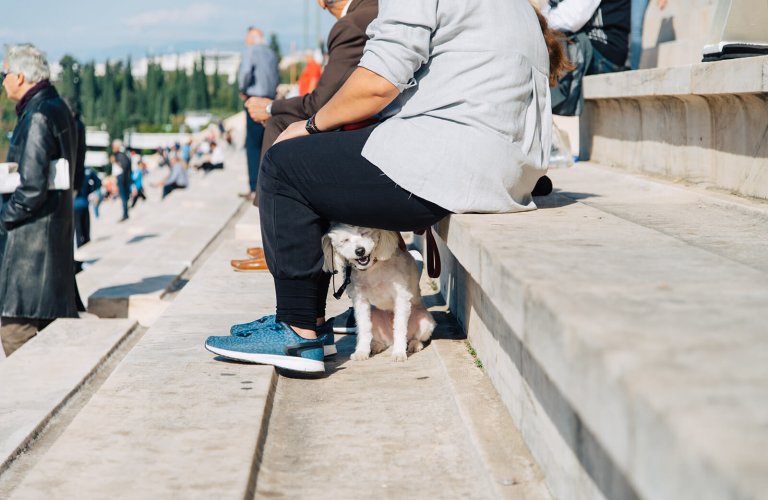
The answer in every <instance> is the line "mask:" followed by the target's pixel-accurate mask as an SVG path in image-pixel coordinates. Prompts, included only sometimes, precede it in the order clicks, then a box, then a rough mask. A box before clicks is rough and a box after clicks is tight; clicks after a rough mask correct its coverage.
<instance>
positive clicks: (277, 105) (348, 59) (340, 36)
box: [232, 0, 379, 272]
mask: <svg viewBox="0 0 768 500" xmlns="http://www.w3.org/2000/svg"><path fill="white" fill-rule="evenodd" d="M317 3H318V5H319V6H320V8H322V9H324V10H327V11H328V12H329V13H330V14H331V15H332V16H333V17H335V18H336V19H337V21H336V24H334V25H333V28H331V32H330V33H329V34H328V64H327V65H326V67H325V70H324V71H323V73H322V76H321V77H320V81H319V82H318V85H317V87H316V88H315V89H314V90H313V91H312V92H310V93H308V94H306V95H303V96H298V97H293V98H291V99H280V100H277V101H273V100H272V99H267V98H258V97H252V98H249V99H248V100H247V101H246V103H245V107H246V109H247V110H248V114H249V117H250V119H251V120H254V121H256V122H264V123H265V127H266V131H265V133H264V142H263V143H262V145H261V156H262V157H263V156H264V153H266V152H267V150H268V149H269V148H270V147H272V143H274V142H275V139H277V137H278V136H279V135H280V133H281V132H282V131H283V130H285V129H286V127H288V125H290V124H291V123H293V122H297V121H301V120H306V119H307V118H309V117H310V116H312V115H314V114H315V113H317V111H318V110H319V109H320V108H322V107H323V106H324V105H325V103H327V102H328V101H330V100H331V97H333V95H334V94H335V93H336V92H337V91H338V90H339V89H340V88H341V86H342V85H344V82H346V81H347V78H349V75H351V74H352V72H353V71H354V70H355V68H357V64H358V63H359V62H360V58H361V57H362V56H363V49H364V48H365V43H366V42H367V41H368V36H367V35H366V34H365V32H366V30H367V29H368V25H369V24H371V22H372V21H373V20H374V19H376V16H377V15H378V14H379V2H378V0H317ZM248 254H249V255H250V256H251V257H252V258H250V259H245V260H233V261H232V267H233V268H234V269H235V270H236V271H241V272H243V271H245V272H248V271H266V269H267V264H266V262H265V261H264V253H263V252H262V251H261V249H255V248H254V249H249V250H248Z"/></svg>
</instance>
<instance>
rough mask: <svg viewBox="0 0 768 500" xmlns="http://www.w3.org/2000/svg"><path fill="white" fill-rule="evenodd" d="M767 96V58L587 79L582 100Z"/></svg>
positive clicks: (750, 58) (734, 60) (646, 70)
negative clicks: (764, 94) (734, 95)
mask: <svg viewBox="0 0 768 500" xmlns="http://www.w3.org/2000/svg"><path fill="white" fill-rule="evenodd" d="M763 92H768V56H762V57H747V58H744V59H733V60H730V61H718V62H711V63H701V64H692V65H690V66H681V67H674V68H660V69H644V70H639V71H624V72H620V73H610V74H605V75H593V76H588V77H586V78H585V80H584V99H587V100H594V99H626V98H630V97H660V96H681V97H684V96H695V95H698V96H705V95H718V94H759V93H763Z"/></svg>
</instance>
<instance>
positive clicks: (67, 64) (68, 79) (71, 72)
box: [56, 55, 82, 112]
mask: <svg viewBox="0 0 768 500" xmlns="http://www.w3.org/2000/svg"><path fill="white" fill-rule="evenodd" d="M59 64H60V65H61V75H59V79H58V81H57V82H56V89H57V90H58V91H59V94H60V95H61V96H62V97H63V98H65V99H66V100H67V102H68V103H69V105H70V106H71V107H72V111H74V112H80V111H81V110H82V104H81V102H80V66H79V64H78V62H77V60H76V59H75V58H74V57H72V56H70V55H65V56H64V57H62V58H61V61H60V62H59Z"/></svg>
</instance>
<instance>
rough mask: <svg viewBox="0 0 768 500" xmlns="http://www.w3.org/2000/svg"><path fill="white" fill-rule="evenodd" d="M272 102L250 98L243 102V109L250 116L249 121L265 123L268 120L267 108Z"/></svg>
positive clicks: (265, 99) (259, 98)
mask: <svg viewBox="0 0 768 500" xmlns="http://www.w3.org/2000/svg"><path fill="white" fill-rule="evenodd" d="M271 102H272V99H267V98H266V97H251V98H249V99H248V100H247V101H245V109H246V110H247V111H248V114H249V115H250V116H251V119H252V120H253V121H255V122H265V121H267V120H269V113H267V106H268V105H269V104H270V103H271Z"/></svg>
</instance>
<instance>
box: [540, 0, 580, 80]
mask: <svg viewBox="0 0 768 500" xmlns="http://www.w3.org/2000/svg"><path fill="white" fill-rule="evenodd" d="M535 10H536V15H537V16H538V18H539V25H540V26H541V32H542V33H543V34H544V41H545V42H546V43H547V51H548V52H549V84H550V85H551V86H553V87H554V86H555V84H557V79H558V78H560V75H562V74H563V73H566V72H568V71H571V70H572V69H573V68H574V66H573V64H571V62H570V61H569V60H568V56H567V55H566V53H565V37H564V36H563V35H562V33H559V32H557V31H554V30H552V29H550V28H549V24H548V23H547V20H546V19H545V18H544V16H543V15H542V14H541V12H539V9H535Z"/></svg>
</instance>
